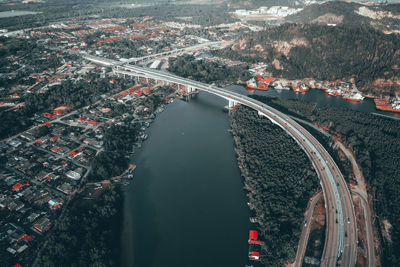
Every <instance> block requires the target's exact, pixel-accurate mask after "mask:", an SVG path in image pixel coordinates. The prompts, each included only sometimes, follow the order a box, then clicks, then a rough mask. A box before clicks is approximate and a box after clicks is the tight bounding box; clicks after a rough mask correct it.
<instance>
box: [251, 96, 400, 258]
mask: <svg viewBox="0 0 400 267" xmlns="http://www.w3.org/2000/svg"><path fill="white" fill-rule="evenodd" d="M258 100H261V101H263V102H268V104H271V100H267V99H263V98H258ZM272 102H273V105H275V107H278V108H279V107H280V108H281V109H283V111H285V110H286V112H289V113H292V114H295V115H297V116H298V117H300V116H301V117H303V118H306V119H307V120H309V121H311V122H314V123H317V124H319V125H320V126H326V127H329V129H330V131H331V133H332V134H334V135H337V136H340V137H341V138H342V141H343V143H344V144H345V145H346V146H347V147H349V148H350V149H351V150H352V151H353V152H354V154H355V156H356V158H357V162H358V163H359V164H360V166H361V168H362V170H363V174H364V177H365V178H366V180H367V181H366V182H367V184H368V185H369V193H370V194H371V196H372V198H373V199H374V202H373V205H374V211H375V213H376V214H377V216H378V219H377V222H378V223H377V224H376V227H377V228H378V230H380V229H381V228H383V227H382V223H383V222H388V223H389V224H390V225H391V226H392V229H391V231H390V232H389V236H390V237H391V242H390V241H389V240H386V239H385V238H384V237H382V236H381V241H382V246H383V257H382V259H383V262H382V264H383V266H399V265H400V195H399V193H398V192H400V170H399V161H400V155H399V151H400V121H399V120H395V119H390V118H384V117H382V116H378V115H374V114H369V113H363V112H358V111H353V110H349V109H344V108H337V107H331V106H325V107H322V108H319V109H316V108H315V105H314V104H313V103H308V102H303V101H299V100H272ZM329 152H330V153H331V154H332V151H329ZM333 156H334V158H337V155H333Z"/></svg>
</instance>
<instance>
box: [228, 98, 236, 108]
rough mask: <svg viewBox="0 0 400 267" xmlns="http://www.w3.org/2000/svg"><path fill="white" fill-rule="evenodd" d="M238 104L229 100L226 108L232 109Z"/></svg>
mask: <svg viewBox="0 0 400 267" xmlns="http://www.w3.org/2000/svg"><path fill="white" fill-rule="evenodd" d="M237 104H238V103H237V102H236V101H234V100H229V104H228V108H233V107H234V106H236V105H237Z"/></svg>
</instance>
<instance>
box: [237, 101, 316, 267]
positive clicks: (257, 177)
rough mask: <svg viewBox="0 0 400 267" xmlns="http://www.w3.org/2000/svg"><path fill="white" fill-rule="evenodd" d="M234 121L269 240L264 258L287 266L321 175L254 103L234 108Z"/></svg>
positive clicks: (242, 164)
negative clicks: (253, 108)
mask: <svg viewBox="0 0 400 267" xmlns="http://www.w3.org/2000/svg"><path fill="white" fill-rule="evenodd" d="M231 127H232V133H233V137H234V141H235V145H236V153H237V156H238V163H239V168H240V169H241V173H242V176H243V177H244V184H245V189H246V190H247V192H248V193H247V196H248V198H249V206H250V208H251V209H252V210H253V212H254V213H255V218H256V222H257V225H258V228H259V230H260V232H261V236H262V239H263V240H264V241H265V242H264V244H263V245H262V248H261V262H262V263H263V264H264V265H265V266H283V264H284V263H285V262H287V261H293V260H294V258H295V256H296V251H297V246H298V241H299V238H300V234H301V229H302V227H301V225H302V221H303V218H304V212H305V210H306V207H307V203H308V201H309V199H310V197H311V196H312V195H313V194H314V193H315V192H316V191H317V190H318V187H319V179H318V177H317V174H316V172H315V170H313V168H312V166H311V162H310V161H309V159H308V157H307V156H306V154H305V152H304V151H303V150H302V149H301V148H300V146H299V145H298V144H297V143H296V142H295V141H294V140H293V139H292V138H291V137H290V136H289V135H288V134H286V133H285V132H284V131H283V130H282V129H281V128H279V127H278V126H276V125H275V124H273V123H272V122H270V121H269V120H268V119H266V118H264V117H260V116H259V115H258V114H257V113H256V112H255V111H253V110H251V109H250V108H248V107H244V106H238V107H237V108H235V109H234V111H233V113H232V117H231Z"/></svg>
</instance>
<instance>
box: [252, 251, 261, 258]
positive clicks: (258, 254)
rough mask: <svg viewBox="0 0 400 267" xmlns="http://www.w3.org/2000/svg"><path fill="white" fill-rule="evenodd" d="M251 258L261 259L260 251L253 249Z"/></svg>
mask: <svg viewBox="0 0 400 267" xmlns="http://www.w3.org/2000/svg"><path fill="white" fill-rule="evenodd" d="M250 259H251V260H259V259H260V252H257V251H252V252H251V254H250Z"/></svg>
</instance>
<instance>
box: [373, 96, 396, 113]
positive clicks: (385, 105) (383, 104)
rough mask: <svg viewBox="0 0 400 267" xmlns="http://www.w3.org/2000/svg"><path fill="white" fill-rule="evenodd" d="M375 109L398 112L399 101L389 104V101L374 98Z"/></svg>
mask: <svg viewBox="0 0 400 267" xmlns="http://www.w3.org/2000/svg"><path fill="white" fill-rule="evenodd" d="M374 102H375V108H376V109H379V110H383V111H391V112H400V101H397V102H394V103H391V102H390V100H388V99H384V98H375V99H374Z"/></svg>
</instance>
